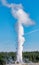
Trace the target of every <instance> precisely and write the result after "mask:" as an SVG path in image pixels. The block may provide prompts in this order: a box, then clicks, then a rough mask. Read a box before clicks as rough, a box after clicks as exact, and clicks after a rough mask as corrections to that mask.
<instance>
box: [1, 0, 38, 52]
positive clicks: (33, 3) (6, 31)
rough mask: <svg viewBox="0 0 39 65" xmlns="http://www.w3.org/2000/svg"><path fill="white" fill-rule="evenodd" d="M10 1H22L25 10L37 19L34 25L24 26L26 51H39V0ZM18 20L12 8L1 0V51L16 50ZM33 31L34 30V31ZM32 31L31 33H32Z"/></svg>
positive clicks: (19, 1) (13, 0)
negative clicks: (13, 14)
mask: <svg viewBox="0 0 39 65" xmlns="http://www.w3.org/2000/svg"><path fill="white" fill-rule="evenodd" d="M7 1H8V2H9V3H17V4H19V3H21V4H22V5H23V8H24V11H25V12H27V13H29V15H30V18H31V19H32V20H34V21H35V23H36V24H35V25H34V26H30V27H26V26H25V27H24V33H25V35H24V36H25V40H26V41H25V43H24V45H23V46H24V51H35V50H36V51H39V0H7ZM15 24H16V20H15V19H14V17H12V14H11V12H10V9H8V8H7V7H5V6H3V5H2V4H1V2H0V51H16V47H17V42H16V39H17V33H16V31H15ZM32 31H33V32H32ZM30 32H31V33H30Z"/></svg>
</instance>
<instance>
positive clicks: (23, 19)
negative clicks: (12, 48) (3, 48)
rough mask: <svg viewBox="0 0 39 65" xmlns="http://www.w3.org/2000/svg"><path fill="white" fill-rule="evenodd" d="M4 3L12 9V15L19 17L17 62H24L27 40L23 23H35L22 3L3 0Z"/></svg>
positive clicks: (27, 24)
mask: <svg viewBox="0 0 39 65" xmlns="http://www.w3.org/2000/svg"><path fill="white" fill-rule="evenodd" d="M2 5H4V6H6V7H8V8H10V9H11V13H12V16H13V17H15V19H17V21H18V22H17V23H18V25H17V31H18V32H17V33H18V48H17V62H22V51H23V43H24V41H25V38H24V37H23V36H24V28H23V25H26V26H29V25H34V24H35V23H34V21H32V20H31V19H30V17H29V15H28V14H27V13H26V12H25V11H24V10H23V6H22V4H12V3H11V4H8V3H7V1H6V0H2Z"/></svg>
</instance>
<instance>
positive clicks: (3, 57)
mask: <svg viewBox="0 0 39 65" xmlns="http://www.w3.org/2000/svg"><path fill="white" fill-rule="evenodd" d="M16 55H17V54H16V52H0V61H1V62H3V63H5V62H6V61H7V60H8V59H12V60H13V61H16ZM26 59H27V60H28V61H32V62H39V52H38V51H34V52H23V60H24V61H25V62H26Z"/></svg>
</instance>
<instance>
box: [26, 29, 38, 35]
mask: <svg viewBox="0 0 39 65" xmlns="http://www.w3.org/2000/svg"><path fill="white" fill-rule="evenodd" d="M38 31H39V29H36V30H33V31H30V32H28V33H26V35H29V34H32V33H35V32H38Z"/></svg>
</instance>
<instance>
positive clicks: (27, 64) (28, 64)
mask: <svg viewBox="0 0 39 65" xmlns="http://www.w3.org/2000/svg"><path fill="white" fill-rule="evenodd" d="M6 65H39V63H26V64H6Z"/></svg>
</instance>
